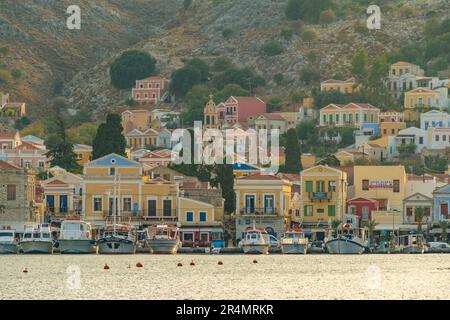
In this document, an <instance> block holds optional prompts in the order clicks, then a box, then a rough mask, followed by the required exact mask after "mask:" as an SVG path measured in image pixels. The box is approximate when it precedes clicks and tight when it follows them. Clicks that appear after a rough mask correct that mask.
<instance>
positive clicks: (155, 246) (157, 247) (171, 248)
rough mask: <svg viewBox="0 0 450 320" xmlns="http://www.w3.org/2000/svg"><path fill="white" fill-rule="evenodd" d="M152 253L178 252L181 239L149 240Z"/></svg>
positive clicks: (148, 243)
mask: <svg viewBox="0 0 450 320" xmlns="http://www.w3.org/2000/svg"><path fill="white" fill-rule="evenodd" d="M147 245H148V246H149V248H150V253H153V254H176V253H177V252H178V248H179V247H180V241H179V240H147Z"/></svg>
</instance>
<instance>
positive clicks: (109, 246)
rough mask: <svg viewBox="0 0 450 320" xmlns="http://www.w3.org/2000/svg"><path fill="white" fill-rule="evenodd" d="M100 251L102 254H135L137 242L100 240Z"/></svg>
mask: <svg viewBox="0 0 450 320" xmlns="http://www.w3.org/2000/svg"><path fill="white" fill-rule="evenodd" d="M98 253H100V254H134V253H136V244H135V243H133V241H123V240H122V241H121V240H104V241H99V242H98Z"/></svg>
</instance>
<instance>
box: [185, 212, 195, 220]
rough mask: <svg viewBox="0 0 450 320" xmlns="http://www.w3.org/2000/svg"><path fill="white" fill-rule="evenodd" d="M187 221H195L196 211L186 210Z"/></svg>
mask: <svg viewBox="0 0 450 320" xmlns="http://www.w3.org/2000/svg"><path fill="white" fill-rule="evenodd" d="M186 221H189V222H192V221H194V213H193V212H186Z"/></svg>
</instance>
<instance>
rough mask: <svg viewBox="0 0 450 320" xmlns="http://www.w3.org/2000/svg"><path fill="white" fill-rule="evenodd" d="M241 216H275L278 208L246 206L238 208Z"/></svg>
mask: <svg viewBox="0 0 450 320" xmlns="http://www.w3.org/2000/svg"><path fill="white" fill-rule="evenodd" d="M240 214H241V215H242V216H262V215H266V216H276V215H278V210H277V209H276V208H253V207H246V208H244V209H241V210H240Z"/></svg>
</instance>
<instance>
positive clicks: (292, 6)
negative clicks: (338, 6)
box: [285, 0, 332, 23]
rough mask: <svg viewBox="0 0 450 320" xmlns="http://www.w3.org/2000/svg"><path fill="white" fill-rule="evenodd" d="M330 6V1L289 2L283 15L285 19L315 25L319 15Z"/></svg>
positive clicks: (307, 0)
mask: <svg viewBox="0 0 450 320" xmlns="http://www.w3.org/2000/svg"><path fill="white" fill-rule="evenodd" d="M331 5H332V1H331V0H320V1H317V0H289V1H288V3H287V6H286V10H285V13H286V17H287V18H288V19H291V20H304V21H306V22H310V23H317V22H318V21H319V16H320V13H321V12H322V11H324V10H327V9H329V8H330V7H331Z"/></svg>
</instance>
